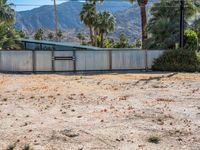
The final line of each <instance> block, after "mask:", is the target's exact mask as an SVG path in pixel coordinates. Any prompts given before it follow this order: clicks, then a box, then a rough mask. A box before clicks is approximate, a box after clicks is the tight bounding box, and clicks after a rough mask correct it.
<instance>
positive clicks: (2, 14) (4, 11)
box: [0, 0, 15, 25]
mask: <svg viewBox="0 0 200 150" xmlns="http://www.w3.org/2000/svg"><path fill="white" fill-rule="evenodd" d="M11 6H13V4H9V3H8V1H7V0H0V25H2V24H4V23H13V22H14V20H15V11H14V9H12V7H11Z"/></svg>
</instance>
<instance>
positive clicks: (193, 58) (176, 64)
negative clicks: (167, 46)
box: [152, 49, 200, 72]
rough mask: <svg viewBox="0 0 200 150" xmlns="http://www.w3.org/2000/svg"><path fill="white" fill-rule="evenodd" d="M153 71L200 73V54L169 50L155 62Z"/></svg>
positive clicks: (182, 50) (183, 50)
mask: <svg viewBox="0 0 200 150" xmlns="http://www.w3.org/2000/svg"><path fill="white" fill-rule="evenodd" d="M152 69H153V70H158V71H180V72H184V71H186V72H195V71H200V70H199V69H200V54H199V53H197V52H195V51H189V50H185V49H176V50H167V51H165V52H164V54H163V55H162V56H161V57H159V58H158V59H156V60H155V61H154V64H153V67H152Z"/></svg>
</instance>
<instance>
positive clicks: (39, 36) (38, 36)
mask: <svg viewBox="0 0 200 150" xmlns="http://www.w3.org/2000/svg"><path fill="white" fill-rule="evenodd" d="M43 36H44V31H43V30H42V29H39V30H37V32H36V33H35V35H34V38H35V40H43Z"/></svg>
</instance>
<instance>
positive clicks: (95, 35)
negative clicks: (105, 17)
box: [93, 1, 97, 46]
mask: <svg viewBox="0 0 200 150" xmlns="http://www.w3.org/2000/svg"><path fill="white" fill-rule="evenodd" d="M93 7H94V11H95V14H96V15H97V8H96V1H93ZM93 44H94V46H97V31H96V30H95V29H94V40H93Z"/></svg>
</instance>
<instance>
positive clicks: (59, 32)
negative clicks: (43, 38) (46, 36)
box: [56, 30, 64, 41]
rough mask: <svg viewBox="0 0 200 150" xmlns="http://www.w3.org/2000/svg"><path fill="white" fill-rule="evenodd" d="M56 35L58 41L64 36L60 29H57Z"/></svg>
mask: <svg viewBox="0 0 200 150" xmlns="http://www.w3.org/2000/svg"><path fill="white" fill-rule="evenodd" d="M56 36H57V37H58V40H59V41H61V39H62V38H63V37H64V36H63V33H62V31H61V30H59V31H58V32H57V34H56Z"/></svg>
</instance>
